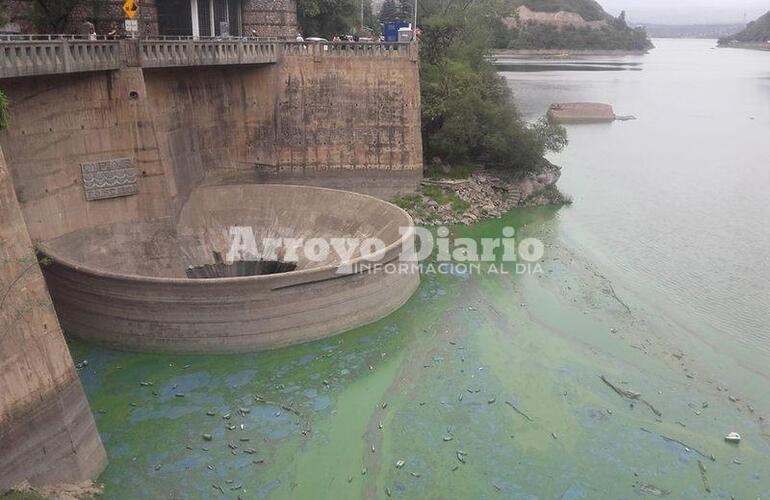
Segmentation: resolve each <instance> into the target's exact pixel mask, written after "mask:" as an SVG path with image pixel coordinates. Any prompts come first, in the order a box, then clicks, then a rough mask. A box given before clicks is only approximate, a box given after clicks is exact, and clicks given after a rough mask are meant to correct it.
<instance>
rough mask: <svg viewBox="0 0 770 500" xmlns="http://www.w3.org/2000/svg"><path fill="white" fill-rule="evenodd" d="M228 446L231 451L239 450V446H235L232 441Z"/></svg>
mask: <svg viewBox="0 0 770 500" xmlns="http://www.w3.org/2000/svg"><path fill="white" fill-rule="evenodd" d="M227 446H228V447H229V448H230V449H231V450H237V449H238V445H237V444H235V443H233V442H232V441H230V442H229V443H227Z"/></svg>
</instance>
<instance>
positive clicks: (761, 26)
mask: <svg viewBox="0 0 770 500" xmlns="http://www.w3.org/2000/svg"><path fill="white" fill-rule="evenodd" d="M767 41H770V12H768V13H767V14H765V15H764V16H762V17H760V18H759V19H757V20H756V21H753V22H751V23H749V25H748V26H746V29H745V30H743V31H741V32H740V33H737V34H735V35H733V36H729V37H727V38H722V39H720V40H719V44H720V45H726V44H729V43H731V42H738V43H763V42H767Z"/></svg>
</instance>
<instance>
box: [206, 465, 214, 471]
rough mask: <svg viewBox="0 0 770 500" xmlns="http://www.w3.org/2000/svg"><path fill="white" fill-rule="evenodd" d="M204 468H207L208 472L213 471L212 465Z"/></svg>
mask: <svg viewBox="0 0 770 500" xmlns="http://www.w3.org/2000/svg"><path fill="white" fill-rule="evenodd" d="M206 468H207V469H208V470H214V466H213V465H207V466H206Z"/></svg>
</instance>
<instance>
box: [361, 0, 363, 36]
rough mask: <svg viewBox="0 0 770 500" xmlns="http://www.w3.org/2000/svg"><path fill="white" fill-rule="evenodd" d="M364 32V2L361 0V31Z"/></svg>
mask: <svg viewBox="0 0 770 500" xmlns="http://www.w3.org/2000/svg"><path fill="white" fill-rule="evenodd" d="M363 30H364V0H361V31H363Z"/></svg>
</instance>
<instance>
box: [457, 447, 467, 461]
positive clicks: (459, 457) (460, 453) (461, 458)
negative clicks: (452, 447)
mask: <svg viewBox="0 0 770 500" xmlns="http://www.w3.org/2000/svg"><path fill="white" fill-rule="evenodd" d="M467 455H468V454H467V453H465V452H464V451H463V450H457V460H459V461H460V463H463V464H464V463H465V457H466V456H467Z"/></svg>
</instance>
